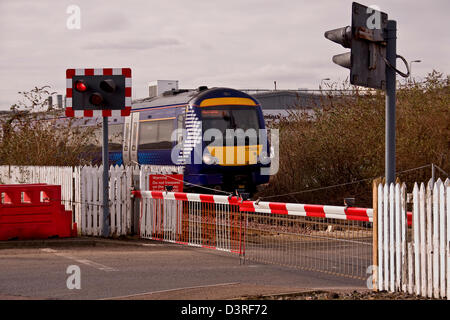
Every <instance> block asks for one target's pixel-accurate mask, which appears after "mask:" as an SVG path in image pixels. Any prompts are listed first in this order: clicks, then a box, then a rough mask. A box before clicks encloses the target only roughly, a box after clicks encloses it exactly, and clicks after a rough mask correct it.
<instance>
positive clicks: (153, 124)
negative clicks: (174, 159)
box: [138, 119, 174, 150]
mask: <svg viewBox="0 0 450 320" xmlns="http://www.w3.org/2000/svg"><path fill="white" fill-rule="evenodd" d="M173 122H174V121H173V119H164V120H151V121H142V122H141V123H140V124H139V142H138V144H139V147H138V148H139V149H140V150H160V149H171V148H172V141H171V135H172V131H173V129H174V128H173Z"/></svg>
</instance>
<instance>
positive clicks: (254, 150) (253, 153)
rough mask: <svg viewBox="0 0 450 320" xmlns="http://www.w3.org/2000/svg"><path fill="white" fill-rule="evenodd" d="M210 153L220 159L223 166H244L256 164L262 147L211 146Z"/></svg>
mask: <svg viewBox="0 0 450 320" xmlns="http://www.w3.org/2000/svg"><path fill="white" fill-rule="evenodd" d="M208 151H209V153H211V155H212V156H214V157H216V158H218V159H219V165H221V166H244V165H251V164H256V163H257V162H258V156H259V155H260V153H261V151H262V145H260V144H259V145H252V146H224V147H216V146H211V147H210V146H209V147H208Z"/></svg>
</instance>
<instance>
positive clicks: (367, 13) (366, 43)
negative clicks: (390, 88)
mask: <svg viewBox="0 0 450 320" xmlns="http://www.w3.org/2000/svg"><path fill="white" fill-rule="evenodd" d="M386 26H387V14H386V13H383V12H381V11H378V10H375V9H373V8H369V7H366V6H363V5H361V4H359V3H356V2H353V4H352V25H351V27H350V26H347V27H342V28H338V29H333V30H329V31H326V32H325V38H327V39H329V40H331V41H333V42H336V43H339V44H340V45H342V46H343V47H344V48H350V49H351V51H350V52H347V53H343V54H339V55H335V56H333V62H334V63H336V64H338V65H340V66H342V67H344V68H348V69H350V83H351V84H354V85H358V86H363V87H369V88H375V89H385V78H386V73H385V72H386V64H385V62H384V58H385V57H386V45H385V35H384V33H385V29H386Z"/></svg>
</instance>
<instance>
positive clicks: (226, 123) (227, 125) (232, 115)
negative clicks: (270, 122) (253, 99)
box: [201, 106, 259, 134]
mask: <svg viewBox="0 0 450 320" xmlns="http://www.w3.org/2000/svg"><path fill="white" fill-rule="evenodd" d="M201 114H202V127H203V131H206V130H208V129H218V130H220V131H221V132H222V133H223V134H225V132H226V130H227V129H234V130H236V129H242V130H244V131H246V130H248V129H255V130H258V129H259V120H258V113H257V111H256V110H255V108H254V107H242V106H239V107H235V106H232V107H213V108H204V109H203V110H202V111H201Z"/></svg>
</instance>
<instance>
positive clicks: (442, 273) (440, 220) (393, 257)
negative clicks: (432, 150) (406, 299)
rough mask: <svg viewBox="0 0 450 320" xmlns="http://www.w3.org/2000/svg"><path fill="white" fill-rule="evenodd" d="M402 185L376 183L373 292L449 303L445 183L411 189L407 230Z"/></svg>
mask: <svg viewBox="0 0 450 320" xmlns="http://www.w3.org/2000/svg"><path fill="white" fill-rule="evenodd" d="M406 195H407V194H406V185H405V184H402V185H400V184H395V185H394V184H390V185H382V184H380V185H378V190H377V200H378V204H377V210H376V211H377V219H376V220H377V222H376V226H374V232H377V233H378V243H377V244H376V245H377V252H378V257H377V260H378V263H377V265H378V268H377V272H376V274H375V277H376V285H377V289H378V290H386V291H391V292H394V291H403V292H408V293H411V294H416V295H421V296H424V297H429V298H445V297H446V298H447V299H450V180H449V179H447V180H446V181H445V182H442V181H441V180H440V179H439V180H438V181H437V182H436V183H434V184H433V183H432V181H431V180H430V181H429V182H428V184H427V186H426V187H425V185H424V183H421V184H420V186H419V185H418V184H417V183H416V184H415V185H414V189H413V194H412V198H413V199H412V202H413V205H412V226H411V227H409V228H408V224H407V215H406V214H407V199H406Z"/></svg>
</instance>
